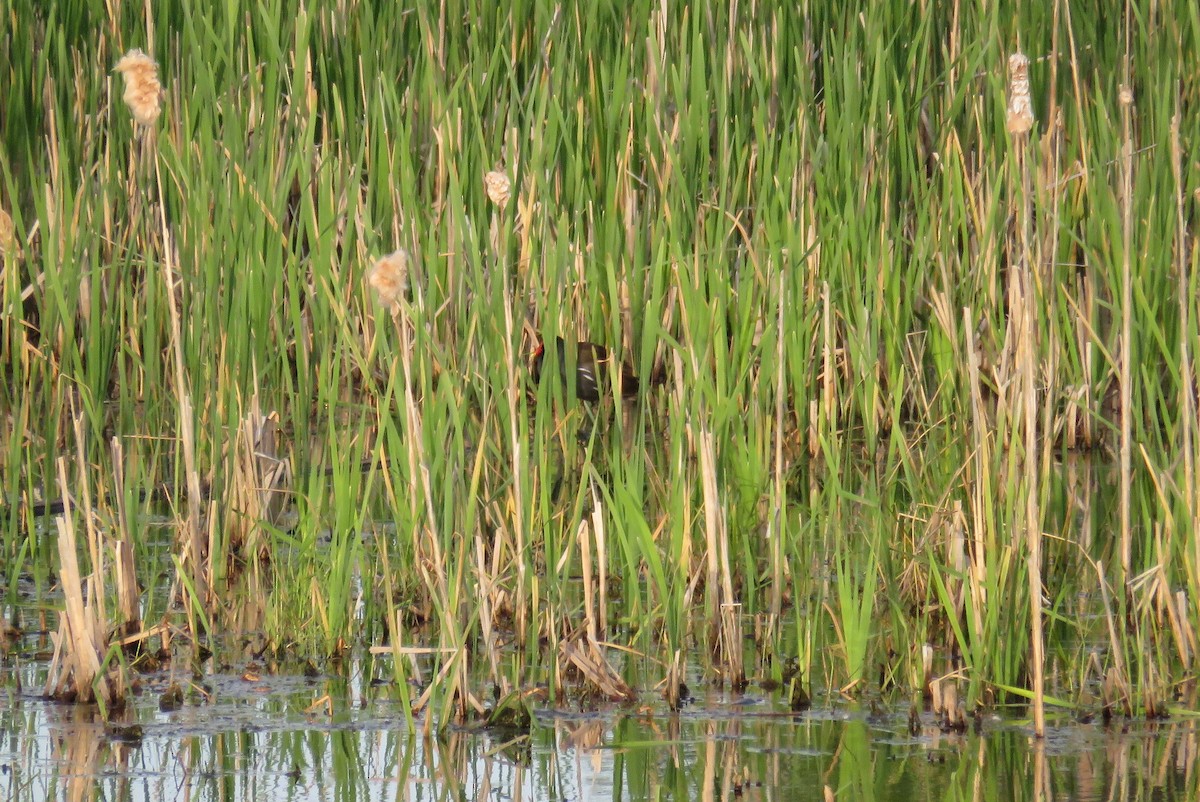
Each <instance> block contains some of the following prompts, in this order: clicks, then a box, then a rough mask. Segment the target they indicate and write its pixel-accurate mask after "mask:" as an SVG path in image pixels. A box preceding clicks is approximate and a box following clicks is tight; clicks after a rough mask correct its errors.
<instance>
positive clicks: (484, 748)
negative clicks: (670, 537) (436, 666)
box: [0, 650, 1200, 802]
mask: <svg viewBox="0 0 1200 802" xmlns="http://www.w3.org/2000/svg"><path fill="white" fill-rule="evenodd" d="M18 654H19V651H17V650H14V651H10V652H8V653H7V654H6V655H5V656H4V657H3V658H2V659H0V799H3V800H12V801H13V802H34V801H38V802H40V800H73V801H74V800H154V801H155V802H157V801H158V800H164V799H166V800H174V799H188V800H206V801H207V800H212V802H217V801H218V800H220V801H221V802H226V801H228V800H255V801H256V802H257V801H258V800H274V799H280V800H284V799H286V800H335V799H336V800H342V799H354V800H394V799H419V800H441V799H446V800H463V799H467V800H476V799H495V800H642V799H674V800H705V799H721V800H732V799H747V800H753V799H763V800H776V799H777V800H792V799H820V798H822V795H823V794H824V793H825V789H826V788H828V789H829V792H831V793H832V794H833V796H834V797H835V798H837V799H843V800H846V799H849V800H872V802H887V801H888V800H904V801H905V802H907V800H912V799H939V800H944V799H970V800H1009V799H1045V800H1062V799H1072V800H1097V801H1098V800H1106V801H1107V800H1140V799H1154V800H1159V801H1161V802H1173V800H1188V801H1189V802H1191V801H1192V800H1195V799H1197V798H1200V779H1198V778H1200V770H1198V769H1197V768H1196V766H1197V764H1196V754H1197V747H1198V744H1200V738H1198V730H1200V724H1198V722H1197V721H1196V720H1194V719H1193V720H1179V721H1174V722H1167V723H1163V724H1154V725H1151V724H1146V723H1144V722H1123V723H1121V722H1117V723H1113V724H1110V725H1108V726H1105V725H1103V724H1100V723H1094V724H1079V723H1077V722H1074V721H1073V720H1071V719H1067V718H1064V719H1062V720H1060V721H1057V722H1054V726H1052V727H1051V730H1050V734H1049V736H1048V737H1047V738H1046V739H1045V740H1044V741H1042V742H1038V741H1036V740H1035V739H1033V738H1031V737H1030V735H1029V728H1028V726H1027V725H1026V723H1025V722H1022V721H1021V720H1019V719H1003V718H999V717H991V718H985V719H983V720H981V721H980V722H978V724H977V726H976V727H973V728H972V731H968V732H966V733H962V734H953V733H949V734H948V733H942V732H940V731H939V730H938V729H937V728H936V726H934V724H933V717H932V716H931V715H929V714H927V713H926V714H922V716H921V721H920V726H919V727H918V728H917V731H916V732H913V731H912V730H911V729H910V722H909V710H910V707H909V701H908V700H907V699H902V698H896V699H877V700H875V702H874V704H872V705H870V707H869V709H868V708H864V707H860V706H858V705H847V704H844V703H834V702H833V701H832V700H831V699H825V700H823V701H821V700H818V708H817V709H814V710H812V711H809V712H807V713H804V714H800V715H793V714H791V713H790V712H788V711H787V708H786V704H785V703H784V701H783V699H782V698H781V695H780V694H779V693H778V692H775V693H770V692H767V691H762V690H760V689H754V688H752V689H751V691H750V692H748V693H746V694H732V693H729V692H725V691H720V690H712V691H709V692H705V691H700V692H698V693H697V696H698V698H696V699H695V700H694V701H693V702H692V703H691V704H689V705H688V706H687V707H686V708H685V709H684V710H683V711H682V712H681V713H679V714H675V715H673V714H671V713H670V712H669V711H667V710H666V709H665V707H664V705H663V704H662V702H661V701H660V700H659V698H658V696H657V694H656V693H655V692H654V691H653V690H652V689H643V690H644V692H643V694H642V699H643V702H642V703H641V704H640V705H634V706H625V707H612V706H601V707H600V708H599V709H594V710H587V711H582V710H556V709H552V708H551V709H542V710H539V711H538V713H537V715H536V717H535V720H534V724H533V726H532V728H531V729H530V731H528V732H525V733H511V732H510V733H504V732H490V731H485V730H479V729H465V728H463V729H450V730H448V731H447V732H445V733H443V734H442V735H441V736H438V735H436V734H434V735H422V734H421V732H420V728H421V727H422V725H423V723H424V722H423V720H420V719H419V720H417V721H416V725H417V728H418V732H416V733H413V732H410V731H409V728H408V724H407V722H406V721H405V718H404V715H403V710H402V706H401V704H400V702H399V701H398V694H397V693H396V690H397V689H396V688H395V686H393V685H390V684H386V683H385V684H375V683H371V682H369V681H367V680H366V679H365V678H364V674H365V673H366V670H365V669H363V668H362V666H361V664H354V663H351V664H350V666H349V670H348V672H343V673H344V674H348V675H349V677H350V679H349V680H347V679H345V678H344V675H339V676H321V675H318V676H313V677H305V676H303V675H302V674H301V673H299V672H295V673H292V674H289V673H286V672H283V673H277V674H270V673H268V672H266V671H263V670H262V669H261V668H259V667H258V666H256V665H253V664H247V665H242V666H238V667H236V668H234V667H225V668H224V669H223V670H221V671H217V670H215V669H210V670H208V671H201V672H200V673H199V674H198V675H197V676H195V677H192V676H186V677H179V676H172V675H170V674H168V673H160V674H152V675H147V676H143V677H142V686H141V689H140V693H139V694H138V695H137V696H136V697H135V699H134V702H133V704H132V705H131V706H130V709H129V710H128V711H127V712H126V714H125V715H124V716H123V717H122V720H121V721H122V723H121V724H120V725H117V726H113V725H109V726H105V725H104V724H103V723H100V722H99V721H98V720H97V716H96V714H95V711H94V710H92V709H90V708H85V707H82V706H69V705H59V704H55V703H51V702H47V701H44V700H42V699H40V698H39V697H38V695H37V691H38V689H39V686H40V684H41V683H42V682H44V676H45V664H44V663H43V662H40V661H38V660H36V659H34V660H30V659H25V660H22V659H20V658H19V657H18V656H17V655H18ZM173 681H176V682H180V683H181V684H182V686H183V688H184V697H183V701H182V705H181V706H180V707H179V708H178V709H176V710H171V711H167V712H164V711H162V710H160V709H159V700H160V698H161V696H162V692H163V691H164V690H165V689H166V687H167V686H168V685H169V684H170V683H171V682H173ZM694 687H699V686H698V685H697V686H694Z"/></svg>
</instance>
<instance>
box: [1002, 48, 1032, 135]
mask: <svg viewBox="0 0 1200 802" xmlns="http://www.w3.org/2000/svg"><path fill="white" fill-rule="evenodd" d="M1031 128H1033V103H1032V102H1030V100H1029V59H1028V58H1026V57H1025V54H1024V53H1013V54H1012V55H1011V56H1009V57H1008V132H1009V133H1010V134H1027V133H1029V129H1031Z"/></svg>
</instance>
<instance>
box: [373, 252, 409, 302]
mask: <svg viewBox="0 0 1200 802" xmlns="http://www.w3.org/2000/svg"><path fill="white" fill-rule="evenodd" d="M411 263H412V257H411V256H409V255H408V251H406V250H404V249H403V248H398V249H397V250H396V251H394V252H393V253H389V254H388V255H387V256H381V257H379V258H378V259H376V260H375V264H373V265H371V269H370V270H369V271H368V272H367V283H368V284H370V285H371V289H373V290H375V293H376V294H377V295H378V296H379V300H380V301H382V302H383V303H385V304H386V305H387V306H389V307H391V309H392V311H393V312H395V311H397V310H398V309H399V308H400V301H401V299H403V298H404V296H405V294H407V292H408V271H409V267H410V265H411Z"/></svg>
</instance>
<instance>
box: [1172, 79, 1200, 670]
mask: <svg viewBox="0 0 1200 802" xmlns="http://www.w3.org/2000/svg"><path fill="white" fill-rule="evenodd" d="M1178 105H1179V99H1178V98H1176V108H1178ZM1179 125H1180V121H1179V112H1178V111H1176V113H1175V116H1174V117H1172V118H1171V174H1172V176H1173V177H1174V179H1175V259H1176V263H1175V272H1176V275H1177V277H1178V287H1179V289H1178V292H1177V293H1176V296H1177V298H1178V301H1179V331H1180V333H1181V336H1180V337H1179V375H1180V377H1181V384H1182V389H1181V391H1182V395H1183V399H1182V400H1183V408H1182V410H1181V414H1180V416H1179V420H1180V438H1179V447H1180V450H1181V451H1182V453H1183V488H1182V493H1181V495H1182V496H1183V500H1184V507H1185V508H1186V509H1187V512H1188V524H1189V525H1190V526H1191V531H1192V538H1191V541H1192V553H1191V555H1190V557H1189V559H1188V560H1185V566H1186V569H1187V572H1188V581H1189V583H1190V584H1191V587H1192V588H1193V589H1195V588H1200V503H1198V502H1200V482H1197V479H1196V458H1197V453H1196V442H1197V438H1196V432H1195V430H1194V427H1195V425H1196V416H1197V414H1198V413H1197V409H1196V366H1195V365H1194V364H1193V363H1192V352H1191V347H1190V337H1191V335H1192V326H1193V323H1192V315H1191V309H1192V303H1193V301H1194V299H1193V297H1192V292H1191V290H1190V287H1191V286H1192V274H1191V264H1192V262H1191V259H1189V258H1188V222H1187V217H1188V212H1187V207H1186V205H1185V203H1184V196H1183V187H1184V176H1183V145H1182V143H1181V142H1180V139H1179ZM1194 601H1195V604H1196V612H1197V613H1200V599H1195V600H1194ZM1181 609H1182V608H1181ZM1191 641H1192V644H1193V645H1192V652H1193V653H1194V652H1195V639H1194V637H1193V638H1192V639H1191ZM1185 665H1187V663H1185Z"/></svg>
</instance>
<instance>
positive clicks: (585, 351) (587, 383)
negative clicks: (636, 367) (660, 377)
mask: <svg viewBox="0 0 1200 802" xmlns="http://www.w3.org/2000/svg"><path fill="white" fill-rule="evenodd" d="M554 339H555V346H556V348H557V351H558V375H559V378H560V379H561V380H562V382H563V385H564V386H565V385H566V383H567V371H569V370H570V365H569V362H573V363H574V365H575V397H576V398H579V399H580V400H582V401H588V402H593V403H594V402H596V401H599V400H600V398H601V396H602V395H605V394H607V393H602V392H601V389H602V388H603V389H604V390H607V388H608V379H607V378H605V377H606V375H607V373H608V371H609V367H608V365H609V362H610V361H612V360H613V359H614V358H615V357H613V356H612V355H611V354H610V353H609V352H608V349H607V348H605V347H604V346H603V345H597V344H596V343H590V342H585V341H580V342H577V343H574V344H573V345H571V346H570V347H571V348H574V350H575V356H574V359H573V360H568V356H569V354H568V350H567V349H568V345H567V342H566V340H564V339H563V338H562V337H555V338H554ZM545 356H546V344H545V342H543V341H542V340H541V339H540V338H539V339H537V340H536V341H535V344H534V349H533V366H532V367H533V380H534V381H535V382H540V381H541V379H542V360H543V359H544V358H545ZM619 370H620V371H621V381H620V384H619V385H618V389H619V390H620V393H621V397H622V398H633V397H634V396H636V395H637V393H638V388H639V387H640V386H641V384H640V382H639V381H638V377H637V376H636V375H635V374H634V372H633V368H631V367H629V363H627V362H621V363H620V365H619Z"/></svg>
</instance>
